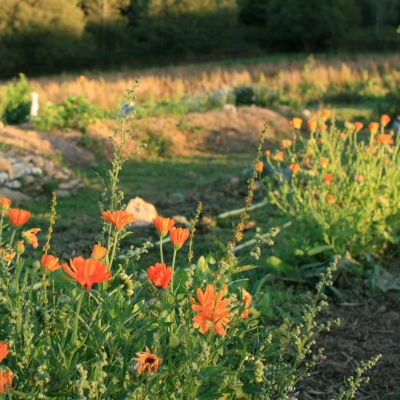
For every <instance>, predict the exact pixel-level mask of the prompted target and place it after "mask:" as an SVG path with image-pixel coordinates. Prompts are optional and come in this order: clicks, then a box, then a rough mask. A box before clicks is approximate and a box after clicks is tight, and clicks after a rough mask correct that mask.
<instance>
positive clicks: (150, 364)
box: [134, 347, 162, 375]
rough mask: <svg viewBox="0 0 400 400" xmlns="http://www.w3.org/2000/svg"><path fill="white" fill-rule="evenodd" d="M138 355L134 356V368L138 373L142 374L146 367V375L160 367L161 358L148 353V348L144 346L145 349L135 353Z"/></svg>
mask: <svg viewBox="0 0 400 400" xmlns="http://www.w3.org/2000/svg"><path fill="white" fill-rule="evenodd" d="M136 355H137V356H138V357H137V358H134V360H135V361H136V365H135V369H136V370H137V373H138V375H140V374H142V373H143V372H144V371H146V369H147V375H150V374H152V373H155V372H157V371H158V368H159V367H160V364H161V361H162V359H161V358H158V357H157V356H156V355H155V354H153V353H150V350H149V349H148V348H147V347H146V351H141V352H139V353H136Z"/></svg>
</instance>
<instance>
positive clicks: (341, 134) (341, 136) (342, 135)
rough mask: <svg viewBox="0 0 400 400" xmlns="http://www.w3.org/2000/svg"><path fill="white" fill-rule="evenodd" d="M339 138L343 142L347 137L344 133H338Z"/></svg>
mask: <svg viewBox="0 0 400 400" xmlns="http://www.w3.org/2000/svg"><path fill="white" fill-rule="evenodd" d="M339 137H340V139H343V140H344V139H346V137H347V135H346V134H345V133H344V132H340V133H339Z"/></svg>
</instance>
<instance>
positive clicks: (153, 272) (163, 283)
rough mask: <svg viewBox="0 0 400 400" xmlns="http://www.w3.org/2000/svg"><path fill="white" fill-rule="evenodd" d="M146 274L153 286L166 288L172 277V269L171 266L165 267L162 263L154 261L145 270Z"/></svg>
mask: <svg viewBox="0 0 400 400" xmlns="http://www.w3.org/2000/svg"><path fill="white" fill-rule="evenodd" d="M147 276H148V277H149V279H150V280H151V282H152V283H153V285H154V286H156V287H158V288H163V289H168V288H169V285H168V284H169V282H170V280H171V278H172V269H171V267H167V266H166V265H165V264H164V263H162V264H160V263H156V264H155V265H152V266H151V267H150V268H149V269H148V270H147Z"/></svg>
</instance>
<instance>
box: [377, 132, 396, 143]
mask: <svg viewBox="0 0 400 400" xmlns="http://www.w3.org/2000/svg"><path fill="white" fill-rule="evenodd" d="M376 139H377V140H378V142H379V143H381V144H393V137H392V135H389V134H387V133H381V134H379V135H377V136H376Z"/></svg>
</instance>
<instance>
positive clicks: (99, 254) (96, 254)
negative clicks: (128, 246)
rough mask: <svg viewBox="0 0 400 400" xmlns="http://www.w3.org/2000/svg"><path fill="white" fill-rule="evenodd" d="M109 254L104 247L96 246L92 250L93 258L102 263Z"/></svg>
mask: <svg viewBox="0 0 400 400" xmlns="http://www.w3.org/2000/svg"><path fill="white" fill-rule="evenodd" d="M106 254H107V249H106V248H105V247H103V246H100V245H98V244H95V245H94V246H93V250H92V258H93V259H94V260H97V261H101V260H102V259H103V258H104V257H105V255H106Z"/></svg>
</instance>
